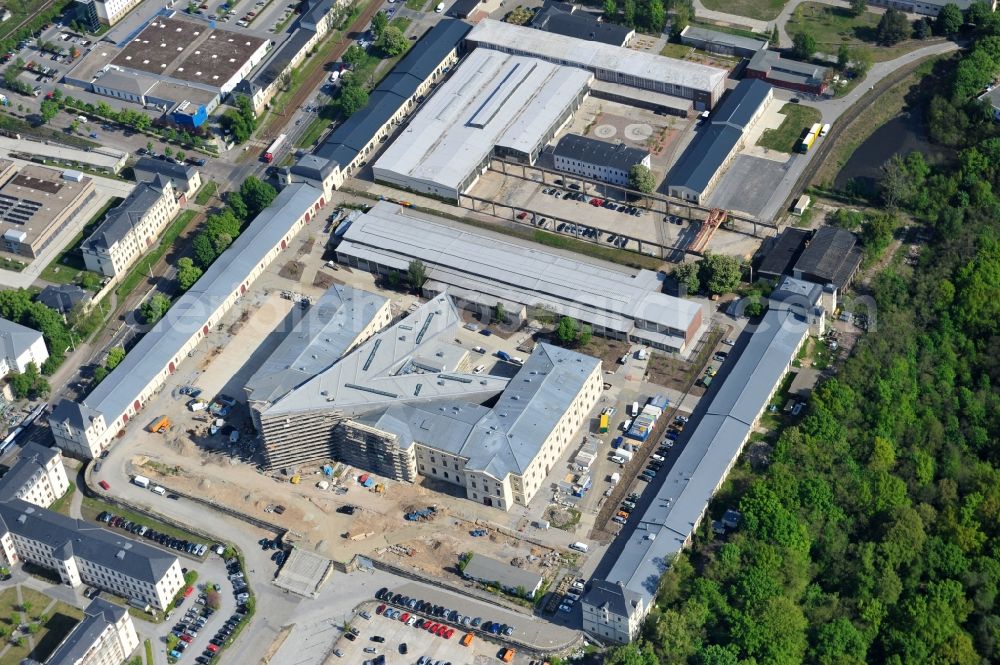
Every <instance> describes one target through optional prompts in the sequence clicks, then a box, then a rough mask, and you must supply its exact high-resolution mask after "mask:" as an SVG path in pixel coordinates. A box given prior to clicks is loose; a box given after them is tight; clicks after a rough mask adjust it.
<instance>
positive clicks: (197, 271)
mask: <svg viewBox="0 0 1000 665" xmlns="http://www.w3.org/2000/svg"><path fill="white" fill-rule="evenodd" d="M201 275H202V272H201V268H199V267H198V266H196V265H195V264H194V261H192V260H191V259H190V258H188V257H186V256H184V257H181V258H180V259H179V260H178V261H177V283H178V284H180V287H181V289H183V290H184V291H187V290H188V289H190V288H191V287H192V286H194V285H195V282H197V281H198V279H199V278H200V277H201Z"/></svg>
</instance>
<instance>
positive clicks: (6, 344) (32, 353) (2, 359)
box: [0, 319, 49, 378]
mask: <svg viewBox="0 0 1000 665" xmlns="http://www.w3.org/2000/svg"><path fill="white" fill-rule="evenodd" d="M48 357H49V350H48V349H47V348H46V347H45V340H44V339H43V338H42V333H40V332H39V331H37V330H35V329H34V328H28V327H27V326H22V325H21V324H20V323H14V322H13V321H8V320H7V319H0V378H3V377H5V376H7V375H8V374H10V373H11V372H21V373H24V371H25V370H26V369H28V363H35V366H36V367H38V368H39V369H41V367H42V363H44V362H45V361H46V360H48Z"/></svg>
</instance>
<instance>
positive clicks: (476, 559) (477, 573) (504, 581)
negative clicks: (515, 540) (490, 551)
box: [462, 554, 542, 592]
mask: <svg viewBox="0 0 1000 665" xmlns="http://www.w3.org/2000/svg"><path fill="white" fill-rule="evenodd" d="M462 574H463V575H465V576H466V577H469V578H471V579H474V580H479V581H480V582H496V583H497V584H499V585H500V586H503V587H505V588H507V589H517V588H518V587H522V588H524V589H525V590H526V591H529V592H531V591H534V590H535V589H537V588H538V585H539V584H541V583H542V576H541V575H539V574H538V573H533V572H531V571H530V570H524V569H523V568H517V567H516V566H512V565H510V564H509V563H505V562H503V561H497V560H496V559H493V558H491V557H488V556H486V555H484V554H473V555H472V558H471V559H469V560H468V561H467V562H466V564H465V569H464V570H463V571H462Z"/></svg>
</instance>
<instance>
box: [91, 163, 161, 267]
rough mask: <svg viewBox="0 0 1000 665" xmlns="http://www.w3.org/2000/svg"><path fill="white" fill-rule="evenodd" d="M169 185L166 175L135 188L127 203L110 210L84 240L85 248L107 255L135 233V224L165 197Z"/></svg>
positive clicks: (123, 202) (126, 200) (141, 183)
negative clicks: (117, 244)
mask: <svg viewBox="0 0 1000 665" xmlns="http://www.w3.org/2000/svg"><path fill="white" fill-rule="evenodd" d="M167 182H169V181H168V180H167V179H166V178H164V177H163V176H156V179H155V180H153V181H152V182H140V183H139V184H138V185H136V186H135V189H133V190H132V193H131V194H129V195H128V197H127V198H126V199H125V200H124V201H122V202H121V203H120V204H119V205H118V206H117V207H115V208H113V209H112V210H110V211H108V214H107V216H106V217H105V218H104V221H102V222H101V223H100V224H98V226H97V228H96V229H95V230H94V232H93V233H92V234H90V237H89V238H87V239H86V240H84V241H83V248H84V249H86V250H88V251H91V252H106V251H108V250H109V249H110V248H111V247H113V246H114V245H115V244H116V243H119V242H121V241H122V240H124V239H125V238H126V237H128V234H130V233H132V231H134V230H135V225H136V224H139V223H140V222H141V221H142V218H143V217H145V216H146V215H147V214H148V213H149V211H150V209H151V208H152V207H153V206H155V205H156V203H157V202H158V201H159V200H160V199H161V198H163V192H164V189H165V188H166V186H167Z"/></svg>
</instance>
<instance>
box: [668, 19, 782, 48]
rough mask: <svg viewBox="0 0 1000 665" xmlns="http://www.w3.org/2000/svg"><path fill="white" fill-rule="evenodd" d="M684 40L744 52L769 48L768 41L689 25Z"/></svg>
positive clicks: (682, 37) (685, 30)
mask: <svg viewBox="0 0 1000 665" xmlns="http://www.w3.org/2000/svg"><path fill="white" fill-rule="evenodd" d="M684 38H688V39H691V40H695V41H698V42H708V43H712V44H721V45H723V46H728V47H730V48H736V49H740V50H743V51H759V50H761V49H762V48H766V47H767V40H763V39H752V38H750V37H743V36H741V35H731V34H729V33H728V32H721V31H719V30H709V29H708V28H701V27H698V26H695V25H689V26H687V27H686V28H684V30H682V31H681V41H684Z"/></svg>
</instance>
